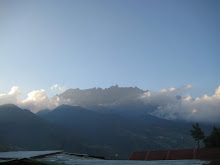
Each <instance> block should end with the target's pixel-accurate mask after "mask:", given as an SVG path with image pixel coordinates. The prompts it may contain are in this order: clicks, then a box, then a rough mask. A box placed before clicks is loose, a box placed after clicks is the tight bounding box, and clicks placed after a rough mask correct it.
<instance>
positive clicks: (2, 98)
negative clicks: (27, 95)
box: [0, 86, 21, 104]
mask: <svg viewBox="0 0 220 165" xmlns="http://www.w3.org/2000/svg"><path fill="white" fill-rule="evenodd" d="M20 95H21V93H20V91H19V88H18V87H17V86H13V87H12V88H11V91H10V92H9V93H8V94H0V104H9V103H12V104H18V103H19V97H20Z"/></svg>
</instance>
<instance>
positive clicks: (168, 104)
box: [140, 85, 220, 122]
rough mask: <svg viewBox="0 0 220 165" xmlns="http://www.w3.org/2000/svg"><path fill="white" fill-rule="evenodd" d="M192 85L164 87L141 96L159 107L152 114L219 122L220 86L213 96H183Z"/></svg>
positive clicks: (145, 100)
mask: <svg viewBox="0 0 220 165" xmlns="http://www.w3.org/2000/svg"><path fill="white" fill-rule="evenodd" d="M190 88H191V86H190V85H188V86H183V87H181V88H170V89H162V90H161V91H158V92H153V93H151V92H146V93H144V95H142V96H141V97H140V99H142V100H143V101H144V103H145V105H146V106H152V105H153V106H155V107H157V108H156V109H155V110H154V111H153V112H152V113H151V114H152V115H155V116H158V117H161V118H165V119H171V120H173V119H183V120H188V121H202V122H219V119H220V86H219V87H218V88H217V89H216V91H215V93H214V94H213V95H212V96H208V95H206V94H205V95H203V96H202V97H201V98H199V97H197V98H195V99H194V98H192V97H191V96H190V95H186V96H182V94H183V93H185V92H186V91H187V90H188V89H190Z"/></svg>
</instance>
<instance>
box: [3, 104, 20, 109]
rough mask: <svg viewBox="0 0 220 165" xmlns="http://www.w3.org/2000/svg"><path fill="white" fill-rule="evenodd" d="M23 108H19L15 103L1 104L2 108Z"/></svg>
mask: <svg viewBox="0 0 220 165" xmlns="http://www.w3.org/2000/svg"><path fill="white" fill-rule="evenodd" d="M6 109H7V110H9V109H10V110H12V109H13V110H21V108H19V107H18V106H16V105H14V104H3V105H0V110H6Z"/></svg>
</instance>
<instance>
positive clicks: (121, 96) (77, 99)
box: [58, 85, 146, 108]
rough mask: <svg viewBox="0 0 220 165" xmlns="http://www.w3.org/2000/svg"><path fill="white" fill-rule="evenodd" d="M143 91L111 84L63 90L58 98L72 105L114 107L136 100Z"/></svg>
mask: <svg viewBox="0 0 220 165" xmlns="http://www.w3.org/2000/svg"><path fill="white" fill-rule="evenodd" d="M144 92H146V91H143V90H141V89H139V88H137V87H135V88H133V87H123V88H122V87H118V85H116V86H111V87H110V88H106V89H102V88H92V89H85V90H80V89H78V88H77V89H68V90H66V91H65V92H63V93H61V94H60V95H58V96H59V98H61V99H65V100H71V101H73V104H74V105H78V106H82V107H87V108H89V107H92V106H104V107H106V106H108V107H111V106H113V107H115V106H118V105H125V104H127V103H130V101H132V102H133V100H136V101H138V100H137V98H138V97H139V96H141V95H142V94H144Z"/></svg>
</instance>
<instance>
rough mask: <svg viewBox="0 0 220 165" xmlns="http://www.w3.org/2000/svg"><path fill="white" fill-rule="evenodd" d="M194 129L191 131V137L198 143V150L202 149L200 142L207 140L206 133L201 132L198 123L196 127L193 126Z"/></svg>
mask: <svg viewBox="0 0 220 165" xmlns="http://www.w3.org/2000/svg"><path fill="white" fill-rule="evenodd" d="M192 127H193V129H192V130H190V132H191V136H192V137H193V138H194V139H195V141H197V142H198V149H199V148H200V140H202V139H204V138H205V135H204V133H203V132H202V131H201V128H200V126H199V123H198V122H197V123H196V124H195V125H192Z"/></svg>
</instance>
